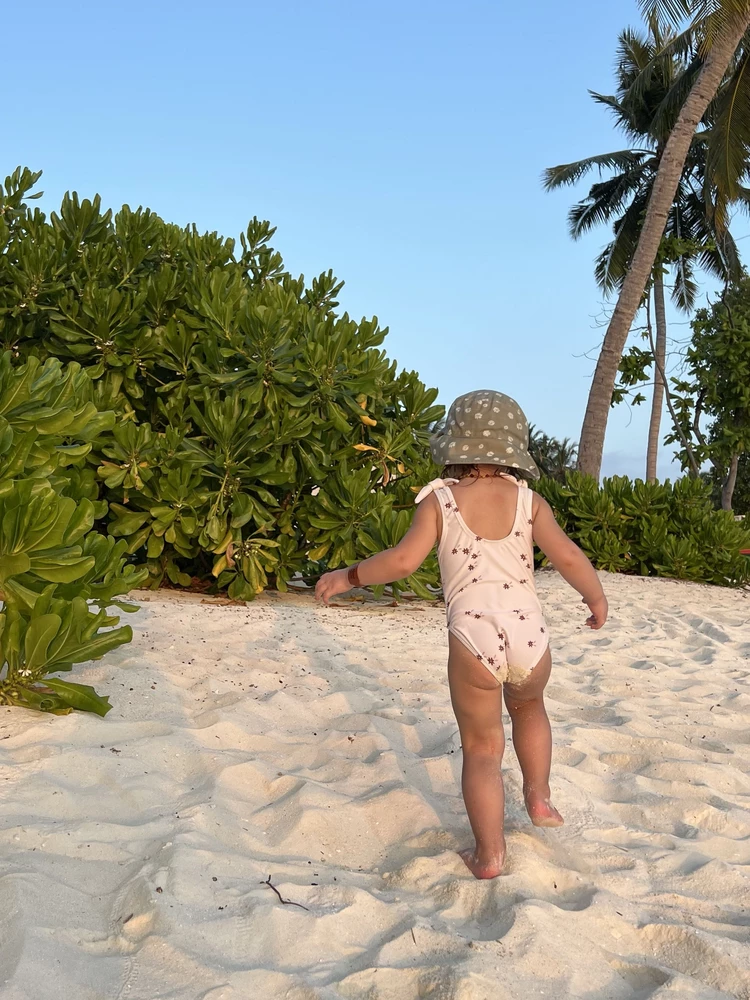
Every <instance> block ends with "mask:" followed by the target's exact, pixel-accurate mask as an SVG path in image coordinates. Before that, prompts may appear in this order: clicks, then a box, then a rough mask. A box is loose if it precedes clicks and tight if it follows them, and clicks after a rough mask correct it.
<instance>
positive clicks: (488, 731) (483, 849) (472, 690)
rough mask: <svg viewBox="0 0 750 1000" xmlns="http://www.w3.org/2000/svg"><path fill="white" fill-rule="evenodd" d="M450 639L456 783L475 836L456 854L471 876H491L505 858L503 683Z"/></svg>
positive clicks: (495, 873)
mask: <svg viewBox="0 0 750 1000" xmlns="http://www.w3.org/2000/svg"><path fill="white" fill-rule="evenodd" d="M449 642H450V655H449V658H448V681H449V683H450V691H451V702H452V703H453V711H454V712H455V713H456V721H457V722H458V729H459V733H460V734H461V746H462V748H463V772H462V776H461V789H462V791H463V796H464V802H465V804H466V811H467V813H468V814H469V822H470V823H471V829H472V831H473V832H474V837H475V840H476V846H475V848H474V850H471V849H469V850H465V851H461V857H462V858H463V859H464V861H465V862H466V864H467V866H468V867H469V869H470V870H471V872H472V873H473V874H474V875H475V876H476V878H494V877H495V876H496V875H499V874H500V872H501V871H502V869H503V864H504V862H505V836H504V834H503V816H504V811H505V792H504V789H503V777H502V773H501V771H500V765H501V763H502V759H503V751H504V750H505V734H504V732H503V705H502V685H501V684H499V683H498V681H497V680H496V679H495V678H494V677H493V675H492V674H491V673H490V672H489V670H488V669H487V668H486V667H485V666H484V665H483V664H482V663H481V662H480V661H479V660H478V659H477V658H476V656H474V655H473V654H472V653H471V652H470V651H469V650H468V649H467V648H466V646H464V645H463V643H462V642H461V641H460V640H459V639H457V638H456V636H454V635H452V634H451V635H450V637H449Z"/></svg>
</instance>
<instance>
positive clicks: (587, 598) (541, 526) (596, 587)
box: [533, 494, 608, 629]
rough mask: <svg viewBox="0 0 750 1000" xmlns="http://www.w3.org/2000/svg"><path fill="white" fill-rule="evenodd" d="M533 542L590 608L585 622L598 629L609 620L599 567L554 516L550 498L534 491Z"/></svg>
mask: <svg viewBox="0 0 750 1000" xmlns="http://www.w3.org/2000/svg"><path fill="white" fill-rule="evenodd" d="M533 517H534V529H533V537H534V542H535V544H536V545H538V546H539V548H540V549H541V550H542V552H543V553H544V554H545V556H546V557H547V558H548V559H549V561H550V562H551V563H552V565H553V566H554V567H555V569H556V570H557V571H558V573H560V575H561V576H562V577H563V578H564V579H565V580H567V582H568V583H569V584H570V585H571V587H573V588H574V589H575V590H577V591H578V593H579V594H580V595H581V597H582V598H583V601H584V604H587V605H588V606H589V608H590V609H591V617H590V618H589V619H588V620H587V622H586V624H587V625H588V626H589V627H590V628H594V629H599V628H601V627H602V625H603V624H604V623H605V622H606V620H607V614H608V606H607V598H606V597H605V596H604V590H603V589H602V584H601V581H600V579H599V577H598V576H597V573H596V570H595V569H594V567H593V566H592V565H591V563H590V562H589V560H588V559H587V558H586V556H585V555H584V554H583V552H582V551H581V550H580V549H579V548H578V546H577V545H576V543H575V542H574V541H573V540H572V539H571V538H568V536H567V535H566V534H565V532H564V531H563V530H562V528H561V527H560V525H559V524H558V523H557V521H556V520H555V515H554V514H553V513H552V508H551V507H550V505H549V504H548V503H547V501H546V500H545V499H544V498H543V497H540V496H539V494H535V495H534V514H533Z"/></svg>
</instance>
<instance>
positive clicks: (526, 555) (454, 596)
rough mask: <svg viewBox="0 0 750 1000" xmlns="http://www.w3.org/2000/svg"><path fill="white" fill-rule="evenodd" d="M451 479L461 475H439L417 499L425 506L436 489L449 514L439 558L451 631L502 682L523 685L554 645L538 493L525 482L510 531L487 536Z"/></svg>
mask: <svg viewBox="0 0 750 1000" xmlns="http://www.w3.org/2000/svg"><path fill="white" fill-rule="evenodd" d="M506 478H508V479H510V480H511V481H512V482H514V483H515V482H516V480H514V479H513V478H512V477H511V476H508V477H506ZM452 482H456V480H447V481H444V480H442V479H434V480H433V481H432V482H431V483H428V485H427V486H425V487H424V489H423V490H422V491H421V492H420V494H419V495H418V496H417V500H416V502H417V503H420V501H422V500H423V499H424V498H425V497H426V496H429V494H430V493H434V494H435V496H436V498H437V500H438V503H439V505H440V510H441V512H442V518H443V530H442V534H441V537H440V542H439V544H438V561H439V563H440V575H441V577H442V581H443V594H444V596H445V603H446V614H447V619H448V630H449V631H450V632H452V633H453V635H455V636H456V638H458V639H459V640H460V641H461V642H462V643H463V644H464V645H465V646H466V647H467V649H469V650H470V651H471V652H472V653H473V654H474V655H475V656H476V658H477V659H478V660H481V662H482V663H483V664H484V665H485V667H487V669H488V670H490V671H491V672H492V673H493V674H494V675H495V676H496V677H497V679H498V680H499V681H500V682H502V683H504V682H506V681H509V682H510V683H511V684H519V683H521V682H523V681H524V680H525V679H526V678H527V677H528V675H529V673H530V672H531V671H532V670H533V668H534V667H535V666H536V665H537V663H539V661H540V660H541V658H542V656H543V655H544V653H545V651H546V649H547V646H548V644H549V639H548V636H547V625H546V623H545V620H544V616H543V615H542V609H541V606H540V604H539V598H538V597H537V593H536V587H535V585H534V542H533V539H532V503H533V493H532V491H531V490H530V489H529V488H528V487H527V486H526V484H525V483H521V484H517V485H518V501H517V504H516V516H515V520H514V522H513V527H512V528H511V530H510V533H509V534H508V535H506V537H505V538H501V539H489V538H481V537H480V536H479V535H476V534H475V533H474V532H473V531H472V530H471V529H470V528H469V527H468V525H467V524H466V522H465V521H464V519H463V517H462V516H461V513H460V511H459V509H458V504H457V503H456V500H455V497H454V496H453V492H452V490H451V489H450V485H449V484H450V483H452Z"/></svg>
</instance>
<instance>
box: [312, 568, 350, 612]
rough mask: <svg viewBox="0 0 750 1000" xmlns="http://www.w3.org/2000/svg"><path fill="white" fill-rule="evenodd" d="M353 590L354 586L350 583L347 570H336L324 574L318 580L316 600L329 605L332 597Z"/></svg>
mask: <svg viewBox="0 0 750 1000" xmlns="http://www.w3.org/2000/svg"><path fill="white" fill-rule="evenodd" d="M351 589H352V585H351V584H350V583H349V578H348V571H347V570H345V569H336V570H334V571H333V572H332V573H324V574H323V576H321V578H320V579H319V580H318V583H317V585H316V587H315V599H316V601H322V602H323V603H324V604H328V602H329V601H330V599H331V598H332V597H335V596H336V595H337V594H345V593H346V592H347V590H351Z"/></svg>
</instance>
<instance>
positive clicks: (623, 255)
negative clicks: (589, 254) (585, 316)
mask: <svg viewBox="0 0 750 1000" xmlns="http://www.w3.org/2000/svg"><path fill="white" fill-rule="evenodd" d="M652 184H653V179H652V180H651V183H650V184H649V185H648V186H647V187H646V188H645V189H644V190H643V191H641V192H640V194H639V196H638V197H636V198H634V199H633V201H632V202H631V203H630V205H629V206H628V208H627V210H626V211H625V212H624V213H623V215H622V217H621V218H620V219H618V220H617V222H616V224H615V226H614V234H615V238H614V239H613V240H612V242H611V243H610V244H609V245H608V246H606V247H605V248H604V250H603V251H602V252H601V253H600V254H599V256H598V257H597V259H596V264H595V267H594V277H595V278H596V282H597V284H598V285H599V287H600V288H601V289H602V290H603V291H604V292H605V293H607V294H609V293H610V292H612V291H614V290H615V289H617V288H619V287H620V285H621V284H622V282H623V280H624V278H625V275H626V274H627V272H628V269H629V268H630V264H631V262H632V260H633V254H634V253H635V249H636V247H637V246H638V239H639V237H640V234H641V226H642V224H643V216H644V214H645V212H646V207H647V205H648V199H649V195H650V193H651V186H652Z"/></svg>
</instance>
